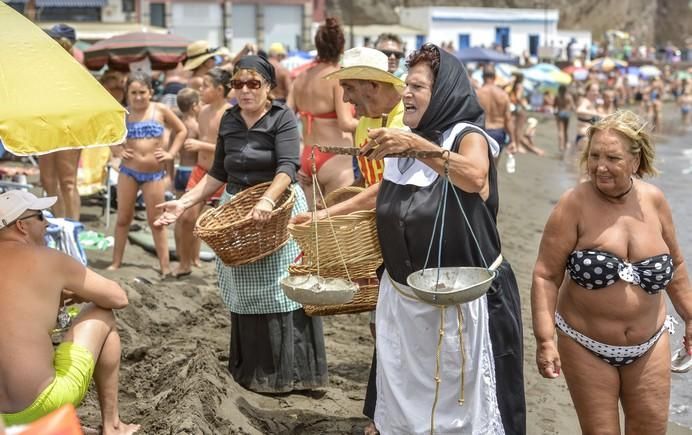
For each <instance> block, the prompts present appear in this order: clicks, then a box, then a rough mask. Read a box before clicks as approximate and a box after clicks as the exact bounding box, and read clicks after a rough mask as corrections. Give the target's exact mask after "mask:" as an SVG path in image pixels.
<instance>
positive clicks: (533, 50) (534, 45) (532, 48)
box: [529, 35, 540, 56]
mask: <svg viewBox="0 0 692 435" xmlns="http://www.w3.org/2000/svg"><path fill="white" fill-rule="evenodd" d="M539 41H540V38H539V36H538V35H529V54H530V55H531V56H538V43H539Z"/></svg>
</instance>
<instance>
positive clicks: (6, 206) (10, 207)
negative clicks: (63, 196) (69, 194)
mask: <svg viewBox="0 0 692 435" xmlns="http://www.w3.org/2000/svg"><path fill="white" fill-rule="evenodd" d="M57 200H58V197H57V196H48V197H45V198H37V197H36V195H34V194H33V193H29V192H24V191H23V190H10V191H8V192H5V193H3V194H2V195H0V229H2V228H5V227H6V226H7V225H9V224H11V223H12V222H14V221H15V220H16V219H17V218H18V217H19V216H21V215H22V213H24V212H25V211H27V210H45V209H47V208H49V207H51V206H53V204H55V202H56V201H57Z"/></svg>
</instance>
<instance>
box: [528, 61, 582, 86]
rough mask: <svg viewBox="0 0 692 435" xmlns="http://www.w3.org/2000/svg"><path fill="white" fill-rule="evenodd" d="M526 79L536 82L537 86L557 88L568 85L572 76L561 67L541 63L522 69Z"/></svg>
mask: <svg viewBox="0 0 692 435" xmlns="http://www.w3.org/2000/svg"><path fill="white" fill-rule="evenodd" d="M522 73H523V74H524V77H526V79H528V80H530V81H532V82H534V83H535V84H536V86H539V87H548V88H557V87H558V86H560V85H568V84H570V83H572V77H571V76H570V75H569V74H567V73H565V72H564V71H562V70H560V68H558V67H556V66H555V65H551V64H549V63H539V64H537V65H534V66H532V67H531V68H527V69H525V70H522Z"/></svg>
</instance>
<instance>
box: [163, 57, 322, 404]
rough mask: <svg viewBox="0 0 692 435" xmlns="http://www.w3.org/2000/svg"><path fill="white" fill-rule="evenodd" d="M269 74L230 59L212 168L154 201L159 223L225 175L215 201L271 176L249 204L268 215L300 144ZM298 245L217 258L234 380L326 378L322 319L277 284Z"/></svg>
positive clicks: (268, 68) (253, 384) (271, 383)
mask: <svg viewBox="0 0 692 435" xmlns="http://www.w3.org/2000/svg"><path fill="white" fill-rule="evenodd" d="M275 77H276V76H275V72H274V67H273V66H272V65H271V64H270V63H269V62H268V61H267V60H266V59H264V58H262V57H259V56H247V57H244V58H242V59H240V60H239V61H238V62H237V63H236V65H235V68H234V71H233V79H232V80H231V86H232V87H233V89H235V92H236V97H237V99H238V105H236V106H234V107H232V108H231V109H229V110H227V111H226V113H225V114H224V116H223V117H222V118H221V125H220V126H219V136H218V141H217V144H216V151H215V156H214V162H213V164H212V167H211V170H210V171H209V173H208V174H207V175H205V176H204V177H203V178H202V180H200V182H199V183H198V184H197V185H196V186H195V187H194V188H193V189H191V190H190V191H188V192H187V193H186V194H185V195H183V196H182V197H181V198H180V199H178V200H175V201H169V202H166V203H163V204H161V205H159V208H160V209H162V210H163V213H162V215H161V216H160V217H159V219H158V220H157V224H158V225H168V224H171V223H173V222H175V221H176V219H177V218H178V217H179V216H180V215H181V214H182V213H183V211H184V210H185V209H186V208H189V207H192V206H193V205H194V204H197V203H199V202H200V201H203V200H204V199H205V198H207V197H208V196H209V195H211V194H212V193H214V192H215V191H216V189H218V188H219V187H221V186H223V184H224V183H227V184H226V191H225V193H224V196H223V197H222V199H221V200H222V202H225V201H228V200H230V198H232V197H233V195H235V194H237V193H238V192H240V191H242V190H244V189H246V188H248V187H250V186H254V185H256V184H259V183H263V182H268V181H270V182H271V185H270V186H269V187H268V188H267V190H266V191H265V192H264V194H263V195H262V197H261V198H260V200H259V201H258V202H257V204H256V205H255V207H254V208H253V210H252V212H251V214H252V218H253V219H254V220H255V221H256V222H257V224H258V225H262V224H263V223H264V222H266V221H267V220H268V219H269V217H270V215H271V212H272V210H273V209H274V206H275V204H276V201H278V199H279V198H280V197H281V195H282V194H283V192H284V191H285V190H286V189H288V188H289V187H290V186H291V185H293V184H294V183H295V180H296V172H297V171H298V163H299V151H300V136H299V133H298V126H297V124H296V120H295V116H294V115H293V113H292V112H291V110H290V109H288V108H287V107H286V106H284V105H283V104H279V103H276V102H272V101H271V100H270V99H269V90H270V89H271V88H272V87H273V86H274V85H275V82H276V78H275ZM294 192H295V197H296V201H295V206H294V209H293V213H294V214H296V213H299V212H304V211H306V210H307V205H306V202H305V196H304V195H303V191H302V189H299V188H295V189H294ZM299 251H300V250H299V248H298V245H297V244H296V243H295V242H294V241H290V242H289V243H287V244H286V245H285V246H284V247H283V248H281V249H280V250H278V251H277V252H275V253H274V254H272V255H269V256H268V257H265V258H263V259H261V260H259V261H257V262H255V263H251V264H247V265H243V266H237V267H227V266H224V265H223V264H222V263H221V262H219V263H218V268H217V270H218V273H219V287H220V290H221V296H222V298H223V300H224V302H225V303H226V305H227V306H228V308H229V309H230V311H231V351H230V358H229V362H228V366H229V367H228V368H229V371H230V372H231V375H232V376H233V378H234V379H235V380H236V382H238V383H239V384H240V385H242V386H244V387H245V388H248V389H250V390H253V391H256V392H260V393H283V392H288V391H292V390H306V389H312V388H317V387H321V386H324V385H325V384H326V383H327V363H326V356H325V350H324V338H323V336H322V322H321V320H320V319H319V318H318V317H314V318H311V317H307V316H306V315H305V312H304V311H303V309H302V307H301V305H300V304H297V303H295V302H293V301H291V300H290V299H288V298H286V296H284V293H283V291H282V290H281V288H280V286H279V281H280V279H281V278H283V277H284V276H286V275H287V273H288V272H287V271H288V266H289V264H290V263H291V262H292V261H293V259H294V258H296V257H297V256H298V254H299Z"/></svg>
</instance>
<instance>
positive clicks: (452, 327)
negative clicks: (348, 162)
mask: <svg viewBox="0 0 692 435" xmlns="http://www.w3.org/2000/svg"><path fill="white" fill-rule="evenodd" d="M408 66H409V73H408V77H407V79H406V85H407V86H406V89H405V90H404V94H403V102H404V106H405V113H404V123H405V124H406V125H408V126H409V127H411V129H412V131H411V132H405V131H400V130H393V129H375V130H372V131H371V132H370V138H371V139H372V140H371V142H370V143H369V144H367V145H366V146H365V147H364V148H363V149H362V152H363V153H366V154H367V153H369V157H370V158H373V159H381V158H385V172H384V180H383V181H382V182H381V185H380V187H379V193H378V196H377V203H376V210H377V229H378V234H379V238H380V244H381V247H382V256H383V260H384V266H385V273H384V276H383V277H382V280H381V285H380V296H379V300H378V306H377V379H378V382H377V390H378V397H377V410H376V412H375V423H376V425H377V427H378V429H379V430H380V431H382V433H399V432H406V433H412V432H414V433H420V432H426V431H428V430H434V431H435V432H440V433H472V432H473V433H488V434H494V433H524V432H525V405H524V395H523V376H522V344H521V343H522V332H521V314H520V307H519V294H518V289H517V284H516V280H515V278H514V274H513V272H512V269H511V267H510V265H509V264H508V263H507V262H506V261H503V260H502V256H501V255H500V253H501V245H500V238H499V235H498V232H497V228H496V218H497V210H498V193H497V174H496V169H495V165H494V162H493V160H494V159H493V156H494V155H495V154H497V152H498V151H499V147H498V145H497V143H496V142H495V141H494V140H493V139H491V138H490V137H489V136H488V135H487V134H485V132H484V131H483V130H482V128H483V127H484V115H483V110H482V108H481V106H480V105H479V104H478V101H477V99H476V95H475V93H474V91H473V88H472V86H471V84H470V83H469V80H468V76H467V74H466V70H465V69H464V67H463V65H462V64H461V63H460V62H459V61H458V60H457V59H456V58H455V57H453V56H452V55H450V54H448V53H447V52H445V51H444V50H440V49H439V48H438V47H436V46H434V45H432V44H426V45H424V46H423V47H422V48H421V49H419V50H417V51H416V52H414V53H413V54H412V55H411V56H410V57H409V60H408ZM440 148H443V149H448V150H450V154H449V180H450V181H451V182H452V184H453V186H450V188H449V191H448V192H447V198H446V203H447V206H446V213H445V214H444V222H440V223H438V225H437V226H436V227H435V219H436V217H435V216H436V212H437V206H438V204H440V202H441V201H443V200H444V198H443V196H444V191H443V187H444V185H445V183H446V182H447V181H446V179H445V178H444V177H443V175H444V173H445V170H444V167H445V159H444V158H440V157H431V158H421V159H419V160H414V159H410V158H387V157H386V156H387V155H391V154H393V153H398V152H405V151H440ZM455 191H456V194H457V195H458V196H459V198H460V200H461V204H462V205H463V207H464V211H465V214H466V218H468V224H467V223H465V218H464V216H463V215H462V212H461V210H460V208H459V206H458V205H457V201H456V196H455ZM441 225H444V228H446V229H445V233H444V237H443V244H442V250H441V256H440V259H439V260H440V264H441V266H442V267H446V266H474V267H488V266H490V265H491V264H493V263H495V264H496V265H497V264H499V267H498V269H497V270H498V275H497V277H496V278H495V280H494V282H493V284H492V287H491V289H490V290H489V292H488V295H487V296H483V297H481V298H480V299H477V300H475V301H472V302H468V303H465V304H461V305H457V306H450V307H447V308H439V307H436V306H432V305H427V304H425V303H422V302H420V301H418V300H415V299H414V298H412V294H413V292H412V290H411V289H410V288H409V287H407V286H406V285H405V283H406V279H407V277H408V275H409V274H411V273H413V272H415V271H418V270H421V269H423V268H424V267H426V264H427V267H436V266H437V265H438V242H439V241H440V238H441V234H440V227H441ZM474 236H475V239H477V240H478V245H477V244H476V242H474ZM431 239H432V246H433V248H434V249H432V251H431V252H430V257H429V258H428V259H427V262H426V257H427V255H428V252H429V246H430V243H431ZM488 318H490V320H488ZM438 329H439V330H441V331H444V332H443V333H442V332H441V333H440V335H439V336H438ZM459 331H463V332H462V333H461V337H460V332H459ZM438 343H439V344H438ZM491 343H492V345H491ZM493 353H494V355H493ZM493 357H494V358H493ZM464 358H465V362H464ZM493 359H494V362H495V364H494V365H493ZM436 367H437V369H436ZM462 372H464V375H463V376H462ZM435 379H437V382H436V381H435ZM460 384H461V385H462V387H460ZM460 389H461V390H462V391H463V392H464V394H463V395H464V396H465V397H464V399H465V400H464V401H463V404H462V405H461V406H460V403H461V401H460V397H459V394H460ZM431 407H432V410H431Z"/></svg>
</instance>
